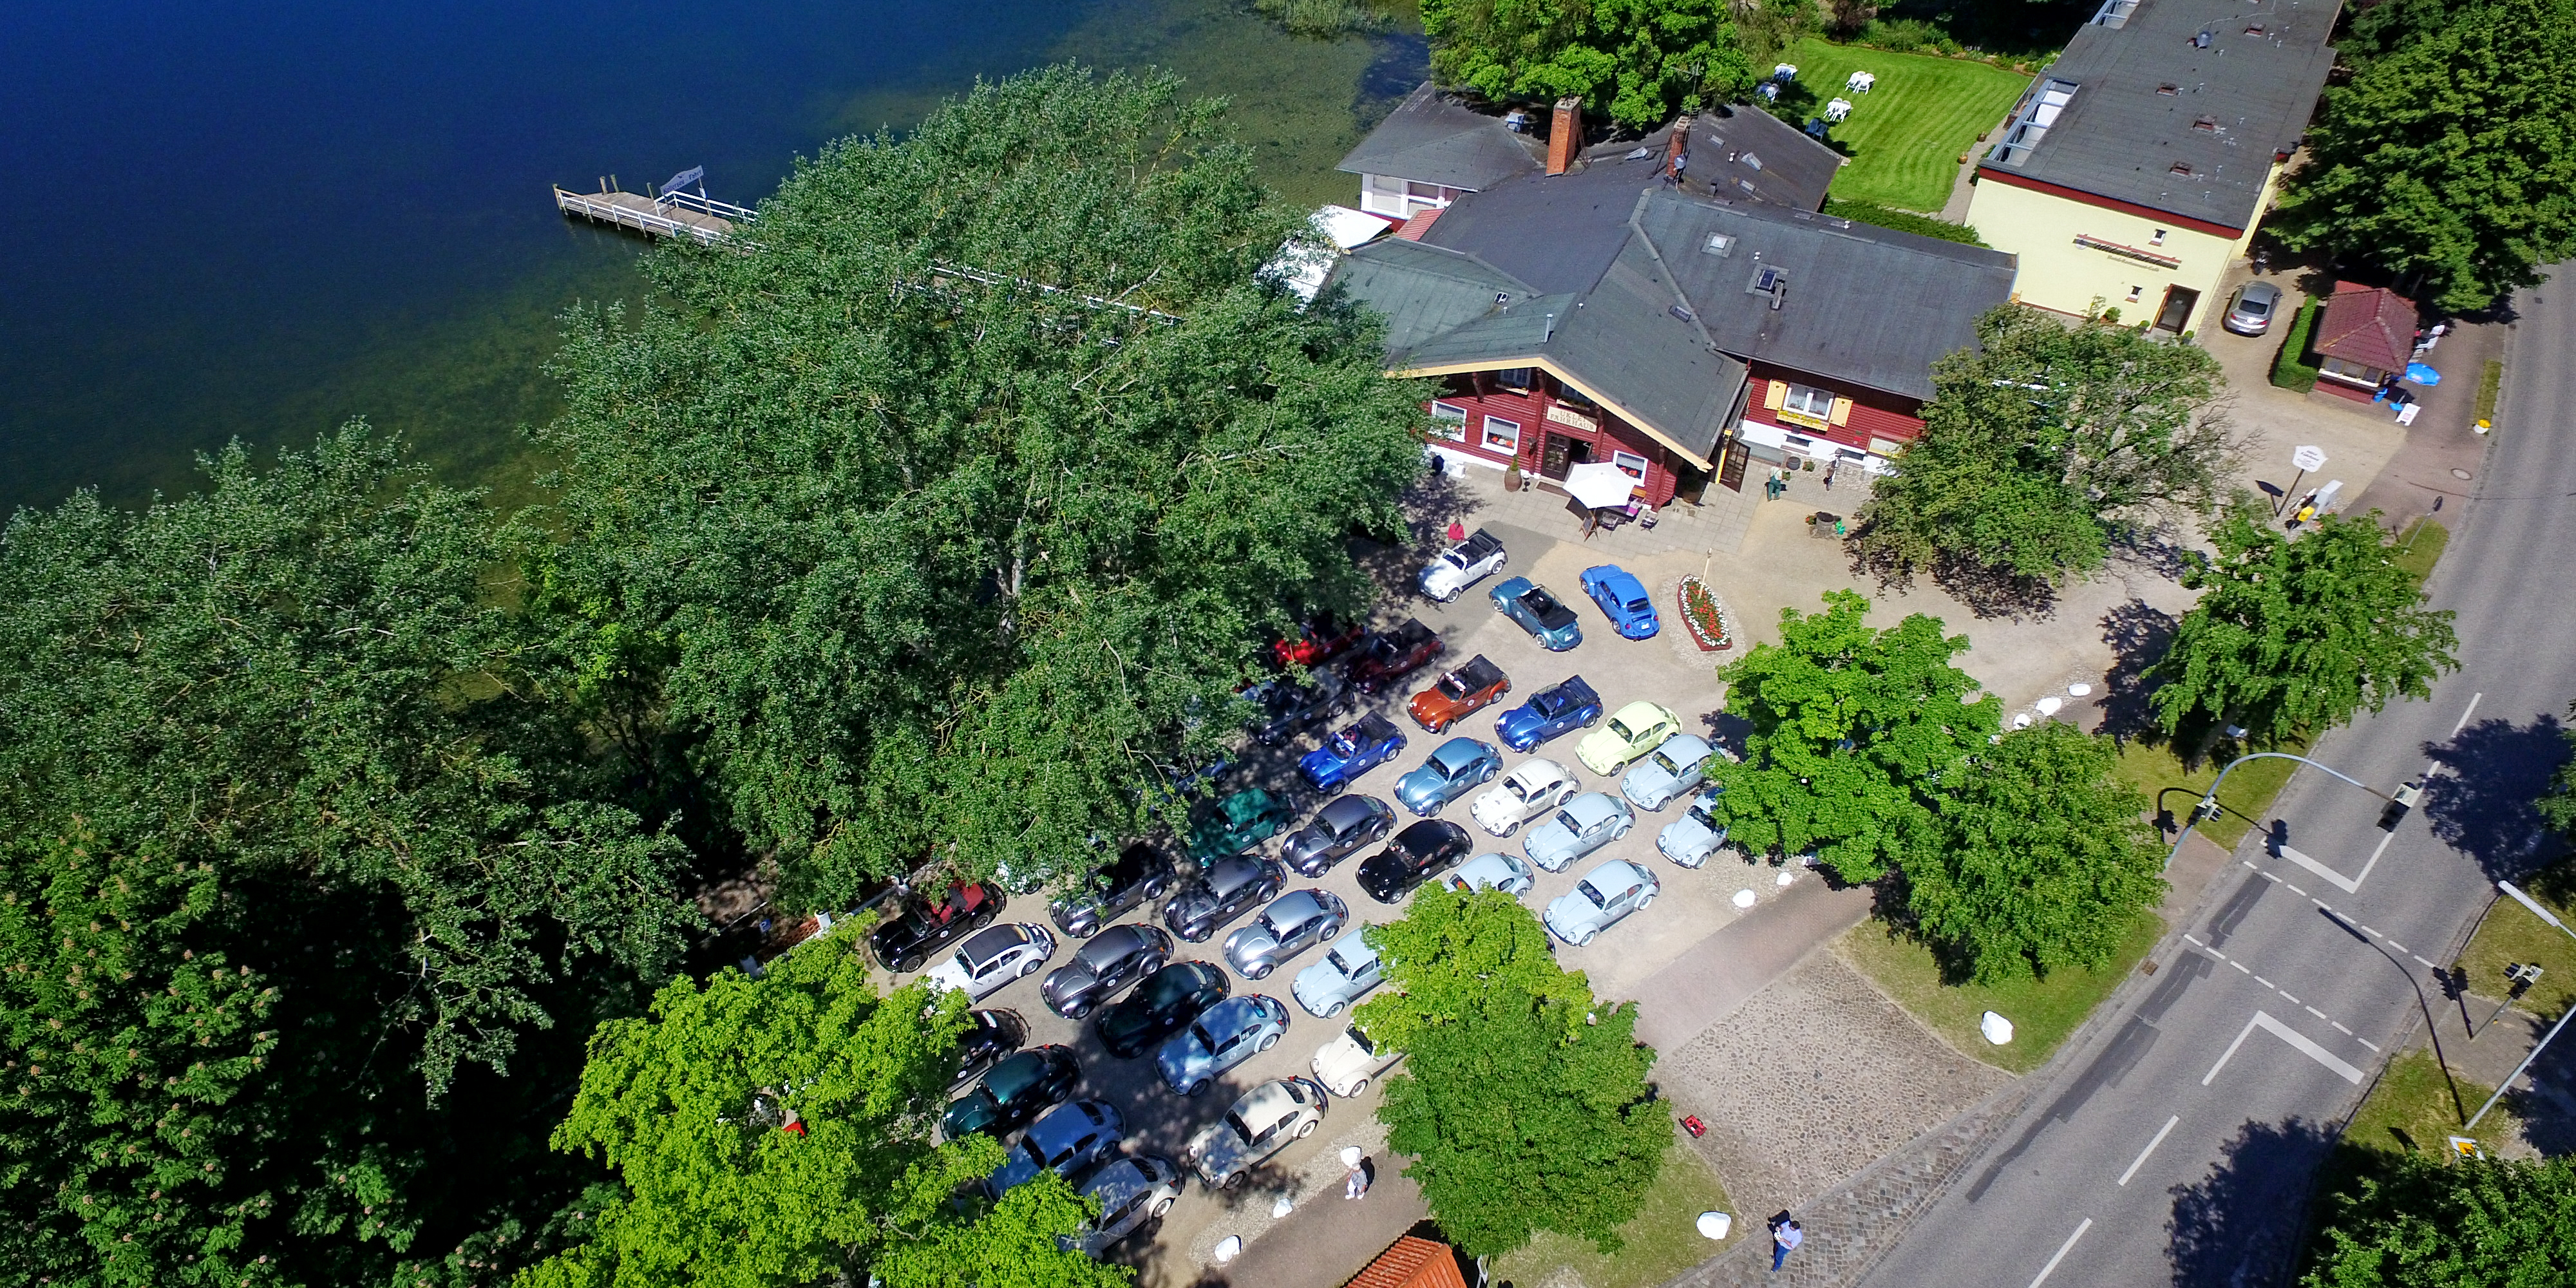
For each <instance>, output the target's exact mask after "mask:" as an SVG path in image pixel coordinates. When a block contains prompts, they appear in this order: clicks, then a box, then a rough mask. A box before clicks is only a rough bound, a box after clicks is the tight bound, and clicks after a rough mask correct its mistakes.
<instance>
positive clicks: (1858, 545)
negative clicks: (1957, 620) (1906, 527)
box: [1843, 526, 2057, 622]
mask: <svg viewBox="0 0 2576 1288" xmlns="http://www.w3.org/2000/svg"><path fill="white" fill-rule="evenodd" d="M1868 537H1869V529H1868V528H1867V527H1866V526H1861V527H1855V528H1853V529H1852V532H1851V535H1850V536H1848V537H1846V538H1845V539H1844V541H1843V554H1844V557H1845V558H1846V560H1847V561H1848V565H1847V566H1848V567H1849V568H1850V569H1851V575H1852V576H1853V577H1854V578H1855V579H1857V578H1862V577H1866V578H1869V579H1870V580H1872V581H1874V582H1876V583H1878V589H1877V593H1878V594H1879V595H1880V596H1881V597H1882V598H1884V597H1886V596H1888V595H1893V594H1902V593H1904V592H1905V591H1908V590H1911V589H1913V587H1914V576H1915V574H1916V573H1917V572H1929V573H1930V574H1931V576H1932V583H1933V584H1934V585H1936V586H1939V587H1940V588H1941V589H1942V591H1943V592H1945V593H1947V594H1948V595H1949V596H1950V597H1951V598H1953V599H1956V600H1958V601H1959V602H1960V603H1962V604H1965V605H1967V608H1968V612H1969V613H1970V614H1971V615H1973V616H1976V617H1979V618H1997V617H2000V618H2004V619H2006V620H2009V621H2041V622H2044V621H2047V620H2048V619H2049V618H2051V617H2054V616H2056V615H2057V587H2056V586H2055V585H2054V584H2052V583H2050V582H2049V581H2048V580H2047V579H2046V578H2041V577H2023V576H2018V575H2016V574H2014V573H2013V572H2012V571H2011V570H2010V569H2006V568H1996V567H1990V566H1988V565H1985V564H1981V563H1977V562H1975V561H1974V560H1969V559H1963V558H1960V557H1958V556H1956V555H1949V554H1943V555H1939V556H1937V557H1935V559H1934V560H1933V561H1932V563H1931V564H1929V565H1916V564H1911V563H1905V562H1901V561H1899V560H1898V559H1896V558H1894V557H1892V556H1890V555H1888V554H1887V553H1885V552H1884V551H1881V550H1874V549H1872V548H1871V547H1870V546H1869V544H1868Z"/></svg>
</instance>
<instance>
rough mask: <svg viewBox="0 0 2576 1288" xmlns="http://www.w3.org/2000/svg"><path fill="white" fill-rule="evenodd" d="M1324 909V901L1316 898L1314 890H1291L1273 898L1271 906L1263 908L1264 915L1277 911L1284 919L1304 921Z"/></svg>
mask: <svg viewBox="0 0 2576 1288" xmlns="http://www.w3.org/2000/svg"><path fill="white" fill-rule="evenodd" d="M1323 911H1325V908H1324V901H1323V900H1321V899H1318V898H1316V897H1315V892H1314V891H1312V890H1291V891H1289V892H1288V893H1286V894H1283V895H1281V896H1279V897H1278V898H1277V899H1274V900H1272V901H1271V903H1270V906H1269V907H1268V908H1266V909H1263V910H1262V915H1264V916H1268V915H1269V914H1270V913H1273V912H1276V913H1278V914H1279V916H1280V918H1281V919H1282V920H1292V921H1303V920H1305V919H1306V918H1308V917H1311V916H1314V915H1315V914H1317V913H1320V912H1323Z"/></svg>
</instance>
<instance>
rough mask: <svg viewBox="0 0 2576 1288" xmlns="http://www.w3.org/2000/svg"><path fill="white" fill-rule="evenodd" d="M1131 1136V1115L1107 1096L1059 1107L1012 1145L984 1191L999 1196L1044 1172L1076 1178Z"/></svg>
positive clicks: (987, 1178) (1114, 1150) (1032, 1124)
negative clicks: (1129, 1119)
mask: <svg viewBox="0 0 2576 1288" xmlns="http://www.w3.org/2000/svg"><path fill="white" fill-rule="evenodd" d="M1126 1137H1127V1120H1126V1118H1124V1117H1122V1116H1121V1115H1120V1114H1119V1112H1118V1106H1116V1105H1113V1104H1110V1103H1109V1102H1108V1101H1106V1100H1076V1101H1072V1102H1070V1103H1067V1104H1061V1105H1057V1106H1056V1107H1055V1108H1053V1109H1050V1110H1048V1111H1046V1114H1045V1115H1044V1116H1043V1117H1041V1118H1039V1119H1038V1120H1037V1121H1036V1122H1034V1123H1031V1124H1029V1130H1028V1133H1027V1134H1026V1135H1023V1136H1021V1137H1020V1143H1019V1144H1016V1145H1013V1146H1011V1153H1010V1157H1009V1158H1007V1159H1005V1160H1003V1162H1002V1166H1001V1169H1000V1170H998V1171H996V1172H994V1173H993V1174H992V1175H991V1176H987V1177H985V1178H984V1192H985V1193H986V1194H989V1195H991V1196H993V1197H994V1198H1000V1197H1002V1196H1003V1195H1004V1194H1007V1193H1009V1192H1010V1190H1011V1188H1012V1187H1013V1186H1016V1185H1020V1184H1023V1183H1025V1182H1028V1181H1032V1180H1035V1179H1037V1174H1038V1173H1039V1172H1040V1171H1051V1172H1054V1173H1055V1174H1056V1175H1058V1176H1071V1175H1073V1174H1074V1173H1075V1172H1077V1171H1080V1170H1081V1169H1083V1168H1086V1167H1089V1166H1091V1165H1092V1164H1093V1163H1095V1162H1097V1161H1099V1160H1100V1159H1101V1157H1103V1156H1104V1155H1108V1154H1112V1153H1116V1152H1117V1150H1118V1144H1119V1142H1120V1141H1122V1140H1125V1139H1126Z"/></svg>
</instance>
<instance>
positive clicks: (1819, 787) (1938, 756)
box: [1709, 590, 2002, 881]
mask: <svg viewBox="0 0 2576 1288" xmlns="http://www.w3.org/2000/svg"><path fill="white" fill-rule="evenodd" d="M1868 615H1869V601H1868V600H1866V599H1863V598H1862V597H1861V596H1860V594H1859V593H1858V592H1856V591H1849V590H1837V591H1830V592H1827V593H1826V595H1825V610H1824V611H1823V612H1820V613H1800V612H1799V611H1797V610H1796V609H1794V608H1789V609H1782V610H1781V612H1780V636H1781V638H1780V642H1779V643H1777V644H1760V645H1756V646H1754V648H1753V651H1752V652H1750V653H1747V654H1746V655H1745V656H1744V657H1743V658H1741V659H1739V660H1738V661H1736V662H1735V663H1733V664H1732V665H1730V666H1728V667H1726V668H1725V669H1724V670H1723V671H1721V672H1720V673H1719V674H1720V675H1721V677H1722V678H1724V679H1725V680H1726V681H1727V684H1728V689H1727V695H1726V709H1727V711H1728V713H1729V714H1732V715H1736V716H1740V717H1742V718H1743V719H1745V720H1747V721H1749V722H1750V723H1751V725H1752V730H1751V732H1750V733H1748V734H1747V735H1746V736H1745V754H1744V759H1743V760H1742V761H1741V762H1735V761H1724V760H1721V761H1719V762H1717V763H1716V764H1715V765H1714V766H1713V768H1712V769H1711V771H1710V773H1709V781H1710V782H1711V783H1712V784H1714V785H1716V786H1719V787H1722V788H1723V789H1724V791H1723V792H1722V793H1721V794H1720V795H1719V796H1718V798H1717V801H1716V808H1715V809H1714V810H1713V811H1712V813H1714V814H1717V815H1720V816H1721V817H1719V818H1718V821H1719V822H1721V823H1723V824H1725V825H1726V826H1727V829H1728V836H1729V839H1730V840H1731V841H1732V843H1734V844H1735V845H1738V846H1741V847H1743V848H1744V849H1745V850H1747V851H1748V852H1750V853H1753V854H1777V855H1799V854H1810V853H1812V854H1814V855H1816V856H1817V857H1818V858H1819V859H1821V860H1822V861H1823V862H1824V863H1825V864H1826V866H1828V867H1830V868H1832V869H1833V870H1834V872H1835V873H1836V874H1837V875H1839V876H1840V877H1842V879H1844V880H1846V881H1874V880H1877V879H1878V878H1879V877H1881V876H1883V875H1885V874H1886V872H1887V871H1888V869H1890V868H1891V867H1894V866H1896V865H1897V863H1898V862H1900V861H1901V860H1902V858H1903V857H1904V855H1905V854H1906V853H1907V852H1908V851H1910V850H1912V849H1914V848H1916V847H1918V846H1924V845H1931V844H1936V843H1937V828H1936V826H1935V820H1934V817H1933V811H1934V809H1935V807H1936V805H1937V803H1938V802H1939V801H1940V800H1941V798H1942V797H1943V796H1944V795H1945V794H1946V792H1947V790H1948V789H1946V788H1945V787H1943V784H1945V783H1954V782H1955V781H1956V780H1955V779H1954V778H1953V777H1952V775H1953V774H1954V773H1956V771H1958V769H1959V767H1960V766H1961V765H1963V764H1964V763H1965V762H1966V760H1967V758H1968V757H1969V756H1970V755H1971V754H1973V753H1975V752H1977V751H1979V750H1982V749H1983V748H1984V747H1985V746H1986V739H1987V737H1988V735H1990V734H1992V733H1993V732H1994V731H1995V728H1996V723H1997V719H1998V716H1999V714H2000V713H2001V710H2002V706H2001V704H2000V703H1999V702H1998V701H1997V700H1996V699H1995V697H1994V695H1992V694H1984V695H1981V696H1977V697H1975V698H1974V699H1973V700H1971V698H1970V695H1971V694H1975V693H1976V692H1977V687H1978V686H1977V682H1976V681H1975V680H1972V679H1970V678H1968V675H1967V674H1966V673H1965V672H1963V671H1961V670H1959V669H1958V668H1957V667H1955V666H1953V665H1951V664H1950V659H1952V658H1954V657H1956V656H1958V655H1959V654H1960V653H1962V652H1965V651H1966V650H1967V647H1968V640H1967V637H1966V636H1964V635H1956V636H1944V635H1943V634H1942V633H1941V622H1940V619H1938V618H1934V617H1928V616H1925V615H1923V614H1921V613H1916V614H1913V615H1912V616H1909V617H1907V618H1906V619H1905V620H1904V621H1902V622H1899V623H1897V624H1896V625H1895V626H1893V627H1890V628H1888V629H1886V630H1877V629H1874V628H1872V627H1871V626H1870V625H1869V624H1868V621H1867V618H1868Z"/></svg>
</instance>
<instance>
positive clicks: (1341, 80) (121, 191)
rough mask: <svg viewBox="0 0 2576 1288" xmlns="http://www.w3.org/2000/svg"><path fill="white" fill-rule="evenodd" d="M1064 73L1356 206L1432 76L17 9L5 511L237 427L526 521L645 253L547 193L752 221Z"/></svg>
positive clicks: (1138, 36)
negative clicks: (895, 146) (849, 144)
mask: <svg viewBox="0 0 2576 1288" xmlns="http://www.w3.org/2000/svg"><path fill="white" fill-rule="evenodd" d="M1066 59H1075V60H1079V61H1081V62H1084V63H1087V64H1091V65H1095V66H1099V67H1104V68H1106V67H1120V66H1130V67H1141V66H1145V65H1155V66H1161V67H1166V68H1170V69H1172V70H1174V71H1177V72H1179V73H1181V74H1182V75H1184V76H1186V77H1188V78H1189V82H1190V89H1191V91H1192V92H1197V93H1207V94H1224V95H1228V96H1230V97H1231V98H1232V99H1233V101H1234V104H1235V110H1234V115H1233V120H1234V123H1235V128H1236V130H1237V132H1238V134H1239V135H1240V136H1241V137H1242V139H1243V141H1244V142H1245V143H1247V144H1249V145H1251V146H1252V147H1253V148H1254V149H1255V151H1256V154H1257V156H1258V157H1259V158H1260V162H1261V165H1262V169H1263V172H1264V174H1265V176H1266V177H1267V178H1268V179H1269V181H1270V182H1271V183H1272V184H1273V186H1275V187H1276V188H1278V189H1279V190H1280V191H1282V192H1283V193H1285V194H1287V195H1289V196H1291V197H1293V198H1295V199H1297V200H1299V201H1301V202H1321V201H1327V200H1337V201H1342V202H1345V203H1347V202H1350V201H1352V200H1353V199H1354V198H1355V197H1356V195H1357V188H1356V184H1357V180H1356V179H1355V178H1353V177H1352V176H1348V175H1339V174H1335V173H1334V172H1333V169H1332V166H1333V163H1334V162H1335V161H1337V160H1339V159H1340V157H1341V155H1342V154H1343V153H1344V152H1345V151H1347V150H1348V149H1349V147H1350V146H1351V145H1352V144H1353V143H1355V142H1356V141H1357V140H1358V138H1359V136H1360V134H1361V133H1362V132H1363V131H1364V129H1365V128H1366V126H1367V125H1368V124H1370V123H1373V122H1374V120H1375V119H1376V118H1377V117H1378V116H1379V115H1381V114H1383V112H1384V111H1385V110H1386V109H1387V108H1388V107H1390V106H1392V104H1393V103H1394V101H1395V100H1396V99H1398V98H1400V97H1401V96H1402V94H1403V93H1405V92H1406V91H1409V90H1410V89H1411V88H1412V87H1413V85H1414V84H1416V83H1418V82H1419V81H1420V79H1421V78H1422V77H1423V75H1424V74H1425V64H1426V55H1425V51H1424V47H1423V45H1422V43H1421V40H1420V38H1419V36H1418V35H1410V36H1408V35H1402V34H1397V35H1389V36H1382V37H1377V38H1370V39H1347V40H1341V41H1334V42H1317V41H1311V40H1299V39H1294V38H1291V37H1289V36H1287V35H1285V34H1283V33H1282V32H1280V31H1279V30H1278V29H1277V28H1276V27H1274V26H1272V25H1271V24H1269V23H1268V22H1266V21H1264V20H1262V19H1261V18H1259V17H1257V16H1255V15H1254V14H1252V13H1251V12H1250V11H1249V7H1248V5H1246V4H1242V3H1230V2H1228V0H1058V2H1055V3H1032V2H1030V0H981V3H976V4H927V3H917V2H914V0H855V2H846V3H825V2H821V0H773V2H771V3H765V4H755V5H713V6H711V5H706V4H684V3H676V2H674V0H624V2H623V3H617V4H609V3H602V2H599V0H534V2H530V0H519V2H515V3H494V2H492V0H454V2H452V3H447V4H441V5H433V6H405V5H365V4H319V3H312V2H310V0H279V2H276V3H270V4H265V5H242V4H235V5H206V4H201V3H199V4H190V3H178V2H177V0H105V2H104V3H101V4H97V5H79V6H70V5H64V6H46V7H41V8H40V7H38V6H32V5H31V6H27V7H24V8H20V7H17V6H11V7H10V9H9V11H8V12H7V14H6V15H5V16H0V119H6V120H7V121H8V122H9V123H10V128H9V129H8V130H7V131H6V132H5V135H0V169H5V173H6V175H7V176H8V179H9V181H10V182H11V184H12V185H13V186H14V187H15V188H16V190H17V191H18V192H19V194H20V196H19V198H18V201H17V203H16V204H17V209H18V211H19V214H18V217H17V224H16V226H15V228H14V230H13V231H14V234H15V235H14V236H12V237H10V238H9V239H8V241H7V243H6V245H5V247H0V390H5V397H0V512H5V511H6V510H8V509H10V508H14V507H16V506H19V505H27V504H51V503H53V502H55V501H58V500H59V499H61V498H62V497H63V496H65V495H66V494H68V493H69V492H70V491H72V490H73V489H75V488H79V487H96V488H98V489H99V490H100V492H101V494H102V495H103V496H104V497H105V498H107V499H108V500H110V501H112V502H118V503H125V504H134V503H139V502H141V501H143V500H145V499H148V497H149V496H150V495H151V493H152V492H153V491H155V490H160V491H164V492H176V491H181V490H186V489H189V488H193V487H194V486H196V483H197V479H198V476H197V474H196V473H195V467H194V463H193V462H194V458H195V456H196V454H197V453H200V452H204V451H208V450H212V449H214V448H217V447H220V446H221V445H222V444H223V443H224V442H225V441H227V440H229V439H232V438H236V437H238V438H240V439H242V440H244V441H246V442H250V443H252V444H255V445H258V446H260V447H262V448H267V449H274V448H275V447H276V446H278V445H281V444H285V445H299V444H300V445H309V444H310V443H311V442H312V441H313V439H314V438H315V437H316V436H318V435H319V434H321V433H322V432H324V431H325V430H327V429H328V428H329V427H331V426H333V425H335V424H337V423H339V422H340V421H342V420H344V419H346V418H349V417H352V416H364V417H366V418H367V419H368V420H369V421H370V422H372V423H373V424H375V425H377V426H379V427H380V428H384V429H390V430H395V431H399V432H401V433H402V434H404V435H405V436H406V437H407V438H408V439H409V440H410V441H411V442H412V443H413V445H414V448H415V450H416V452H417V454H418V455H419V456H421V457H422V458H423V459H425V460H427V461H429V462H430V463H431V464H433V465H434V466H436V467H437V468H438V470H439V471H440V472H441V474H442V475H443V476H444V477H447V478H449V479H451V480H453V481H458V482H475V483H481V484H484V485H487V486H491V487H493V488H494V489H495V490H496V492H497V493H498V494H499V495H500V496H501V498H502V499H504V500H505V501H507V500H511V499H516V498H517V497H520V496H523V495H525V493H526V479H527V475H528V470H529V459H530V458H529V457H528V456H527V454H526V452H525V447H524V440H523V439H522V438H521V437H520V435H519V432H518V431H519V428H520V427H521V426H523V425H526V424H530V423H537V422H542V421H543V420H544V419H545V418H546V417H547V416H549V415H551V414H552V411H553V407H554V400H555V392H554V389H553V386H552V384H551V382H550V381H549V380H548V379H547V378H546V376H545V375H544V374H543V371H542V365H543V363H544V362H545V360H546V357H547V355H548V354H549V353H550V352H551V350H552V348H553V346H554V344H555V342H556V322H555V319H556V318H557V317H558V316H559V315H560V314H561V313H562V311H563V310H564V309H565V308H566V307H567V306H569V305H570V304H572V303H573V302H575V301H577V300H600V299H631V298H633V297H634V296H635V295H636V294H637V293H638V291H639V290H640V285H641V283H640V278H639V277H638V276H637V274H636V273H635V271H634V262H635V258H636V256H637V254H638V252H639V250H640V249H641V247H642V243H641V242H640V241H638V240H636V239H634V238H632V237H630V236H627V235H622V234H618V233H614V232H609V231H605V230H599V229H593V228H589V227H586V226H583V225H579V224H575V223H571V222H568V221H567V220H565V219H564V218H563V217H562V216H561V215H559V214H557V213H556V212H555V210H554V208H553V205H552V202H551V199H550V197H549V195H548V191H547V185H549V184H553V183H560V184H562V185H563V186H565V187H567V188H574V189H589V188H594V187H596V186H597V184H598V182H599V180H600V179H601V178H603V177H605V176H609V175H615V176H616V178H617V180H618V182H619V184H620V185H621V186H623V187H624V188H626V189H627V190H629V191H636V192H640V191H644V190H645V188H646V186H647V185H648V184H653V183H659V182H661V181H662V180H664V179H666V178H668V177H670V176H671V175H672V174H674V173H675V172H678V171H680V170H683V169H686V168H688V167H691V166H699V165H703V166H705V167H706V176H707V177H706V183H707V190H708V192H709V193H710V194H711V195H713V196H716V197H719V198H723V199H726V200H731V201H737V202H742V203H744V204H752V203H754V202H756V201H757V200H758V199H759V198H761V197H762V196H764V195H766V194H767V193H768V192H769V191H770V190H771V189H773V188H774V187H775V186H776V185H777V183H778V181H779V180H780V179H781V178H783V177H784V176H785V175H786V173H787V172H788V169H789V166H790V164H791V162H792V159H793V158H794V157H796V156H798V155H810V154H812V153H813V152H815V151H816V150H817V149H818V148H819V147H820V145H821V144H823V143H824V142H825V141H827V140H830V139H833V138H837V137H841V136H844V135H848V134H852V133H866V132H873V131H875V130H877V129H879V128H882V127H891V128H894V129H897V130H900V129H902V128H903V127H904V126H906V125H907V124H909V123H910V122H912V121H915V120H917V119H919V118H920V116H921V115H922V114H923V113H924V112H925V111H926V110H928V109H929V107H930V106H931V105H933V104H935V103H936V102H937V101H938V100H939V99H940V98H942V97H944V96H946V95H949V94H953V93H956V92H958V91H959V90H961V89H963V88H965V87H966V86H967V85H969V84H971V83H972V82H973V80H974V79H975V78H976V77H978V76H984V77H994V76H1001V75H1007V74H1009V73H1011V72H1014V71H1018V70H1021V69H1023V68H1026V67H1030V66H1035V65H1040V64H1044V63H1049V62H1057V61H1062V60H1066Z"/></svg>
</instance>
